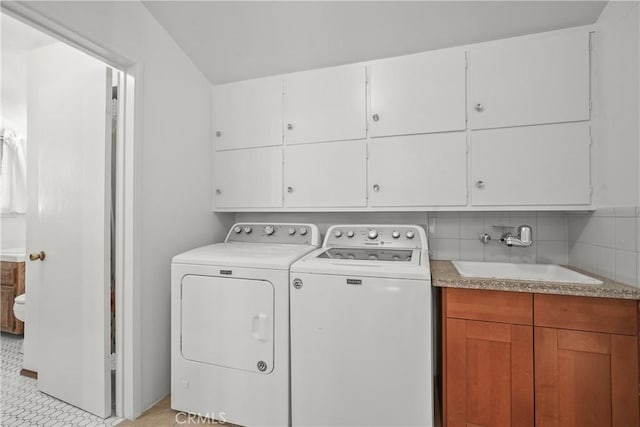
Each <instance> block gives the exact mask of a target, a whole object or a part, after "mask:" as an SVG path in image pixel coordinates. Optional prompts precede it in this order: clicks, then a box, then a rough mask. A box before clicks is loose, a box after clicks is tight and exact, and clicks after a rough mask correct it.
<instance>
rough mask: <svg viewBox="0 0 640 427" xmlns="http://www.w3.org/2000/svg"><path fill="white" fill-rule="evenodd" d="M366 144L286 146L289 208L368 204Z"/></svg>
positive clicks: (286, 181)
mask: <svg viewBox="0 0 640 427" xmlns="http://www.w3.org/2000/svg"><path fill="white" fill-rule="evenodd" d="M366 179H367V147H366V144H365V143H364V142H360V141H357V142H351V141H350V142H325V143H320V144H305V145H295V146H288V147H286V151H285V187H286V191H287V192H286V193H285V197H286V206H287V207H298V208H308V207H363V206H366V205H367V184H366Z"/></svg>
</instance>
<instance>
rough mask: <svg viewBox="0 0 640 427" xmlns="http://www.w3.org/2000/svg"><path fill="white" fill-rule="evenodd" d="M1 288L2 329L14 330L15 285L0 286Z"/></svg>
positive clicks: (5, 330)
mask: <svg viewBox="0 0 640 427" xmlns="http://www.w3.org/2000/svg"><path fill="white" fill-rule="evenodd" d="M0 288H1V294H0V295H1V298H2V299H1V301H2V313H0V319H1V320H0V329H1V330H2V331H3V332H9V331H13V326H14V323H15V317H14V316H13V301H14V298H15V297H14V287H13V286H4V285H2V286H0Z"/></svg>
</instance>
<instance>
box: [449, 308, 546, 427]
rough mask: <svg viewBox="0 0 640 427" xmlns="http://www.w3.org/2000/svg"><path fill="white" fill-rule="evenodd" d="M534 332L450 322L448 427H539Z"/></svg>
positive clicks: (527, 328) (524, 328) (516, 327)
mask: <svg viewBox="0 0 640 427" xmlns="http://www.w3.org/2000/svg"><path fill="white" fill-rule="evenodd" d="M532 335H533V328H532V327H531V326H524V325H510V324H504V323H493V322H481V321H474V320H462V319H453V318H448V319H446V361H445V366H446V368H445V369H446V373H445V375H446V377H445V378H446V391H445V393H446V397H445V399H446V401H445V411H446V425H447V426H448V427H469V426H484V427H494V426H495V427H498V426H518V427H524V426H533V423H534V421H533V346H532V343H533V336H532Z"/></svg>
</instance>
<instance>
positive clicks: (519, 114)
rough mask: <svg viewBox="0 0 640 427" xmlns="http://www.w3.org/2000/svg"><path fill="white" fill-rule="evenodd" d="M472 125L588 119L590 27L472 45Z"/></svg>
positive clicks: (470, 82)
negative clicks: (544, 35) (576, 31)
mask: <svg viewBox="0 0 640 427" xmlns="http://www.w3.org/2000/svg"><path fill="white" fill-rule="evenodd" d="M469 74H470V77H469V90H470V93H469V126H470V128H472V129H486V128H498V127H507V126H521V125H532V124H543V123H559V122H569V121H580V120H589V33H588V32H586V31H585V32H580V33H573V34H563V35H554V36H547V37H545V38H531V39H524V40H523V39H516V40H506V41H499V42H495V43H490V44H487V45H484V46H478V47H474V48H472V49H471V50H470V51H469Z"/></svg>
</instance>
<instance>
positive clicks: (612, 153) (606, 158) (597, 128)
mask: <svg viewBox="0 0 640 427" xmlns="http://www.w3.org/2000/svg"><path fill="white" fill-rule="evenodd" d="M639 13H640V7H639V5H638V2H625V1H611V2H609V3H608V4H607V6H606V7H605V9H604V11H603V12H602V15H601V16H600V18H599V19H598V21H597V23H596V25H597V31H596V34H595V41H594V49H593V72H592V84H593V96H592V100H593V111H592V131H593V148H592V150H593V159H594V163H593V185H594V195H593V204H594V206H595V207H596V208H601V207H625V206H637V205H640V125H639V122H638V121H639V119H638V118H639V117H640V108H639V95H638V93H639V90H640V87H639V84H640V77H639V74H638V68H639V64H640V33H639V24H638V22H639V19H638V16H639Z"/></svg>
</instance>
